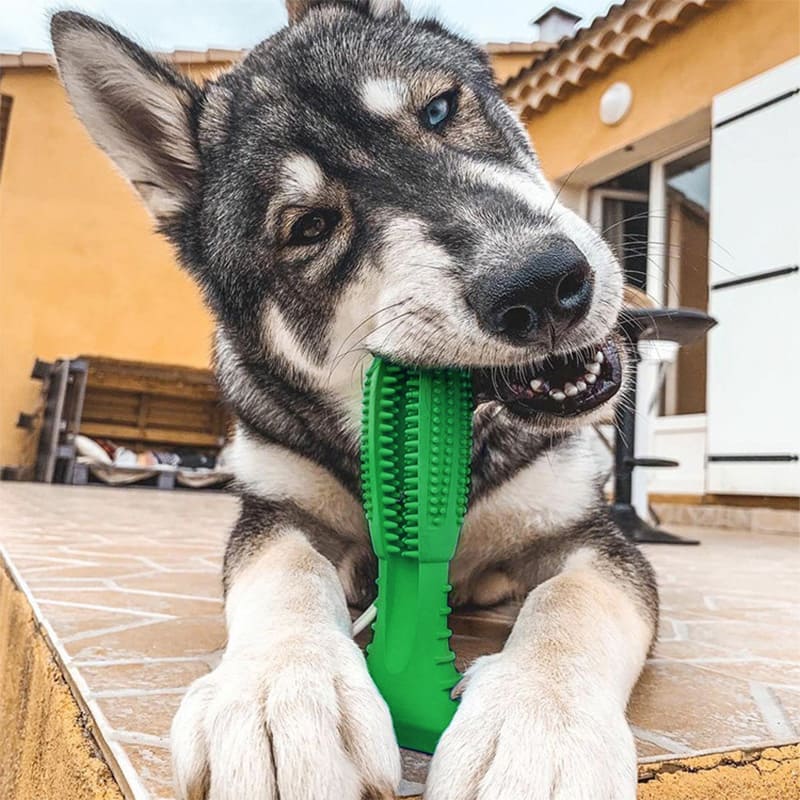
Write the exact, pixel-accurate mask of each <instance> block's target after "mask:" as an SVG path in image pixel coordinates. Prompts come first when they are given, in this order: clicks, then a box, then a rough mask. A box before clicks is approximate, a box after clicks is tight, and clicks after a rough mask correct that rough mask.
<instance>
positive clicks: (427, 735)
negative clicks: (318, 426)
mask: <svg viewBox="0 0 800 800" xmlns="http://www.w3.org/2000/svg"><path fill="white" fill-rule="evenodd" d="M472 408H473V405H472V384H471V380H470V376H469V374H468V373H466V372H464V371H461V370H455V369H433V370H420V369H416V368H410V367H403V366H399V365H397V364H393V363H390V362H388V361H386V360H384V359H382V358H375V360H374V361H373V363H372V365H371V367H370V369H369V371H368V373H367V378H366V385H365V389H364V419H363V430H362V438H361V461H362V487H363V498H364V509H365V511H366V515H367V520H368V522H369V529H370V536H371V539H372V546H373V548H374V550H375V554H376V555H377V557H378V598H377V601H376V607H377V616H376V619H375V622H374V623H373V626H372V628H373V632H374V634H373V638H372V642H371V643H370V644H369V646H368V647H367V666H368V668H369V671H370V674H371V675H372V678H373V680H374V681H375V684H376V685H377V687H378V689H379V691H380V692H381V694H382V695H383V697H384V699H385V700H386V702H387V704H388V706H389V710H390V711H391V714H392V720H393V722H394V728H395V733H396V734H397V739H398V742H399V743H400V745H401V747H406V748H410V749H413V750H420V751H422V752H426V753H432V752H433V751H434V749H435V747H436V744H437V742H438V741H439V737H440V736H441V734H442V732H443V731H444V729H445V728H446V727H447V725H448V724H449V723H450V720H451V719H452V717H453V714H454V713H455V710H456V707H457V702H456V701H455V700H453V699H452V698H451V691H452V689H453V687H454V686H455V685H456V683H457V682H458V680H459V679H460V677H461V676H460V675H459V673H458V671H457V670H456V667H455V664H454V661H455V655H454V653H453V651H452V650H451V649H450V636H451V634H452V631H451V630H450V629H449V628H448V626H447V620H448V615H449V614H450V611H451V609H450V607H449V606H448V594H449V592H450V590H451V589H452V587H451V586H450V584H449V582H448V579H449V570H450V561H451V559H452V558H453V556H454V555H455V551H456V545H457V543H458V535H459V532H460V530H461V525H462V522H463V520H464V514H465V513H466V507H467V496H468V493H469V480H470V457H471V449H472Z"/></svg>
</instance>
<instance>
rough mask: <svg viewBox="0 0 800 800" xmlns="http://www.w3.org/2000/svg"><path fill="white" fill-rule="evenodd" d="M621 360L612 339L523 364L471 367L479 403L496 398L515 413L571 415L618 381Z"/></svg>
mask: <svg viewBox="0 0 800 800" xmlns="http://www.w3.org/2000/svg"><path fill="white" fill-rule="evenodd" d="M622 375H623V370H622V359H621V356H620V350H619V347H618V345H617V343H616V342H615V340H614V339H608V340H607V341H605V342H603V343H601V344H599V345H596V346H594V347H591V348H582V349H581V350H576V351H575V352H572V353H567V354H566V355H553V356H548V357H547V358H545V359H544V360H542V361H538V362H534V363H531V364H530V365H525V366H514V367H503V368H501V367H487V368H481V369H475V370H473V382H474V386H475V396H476V399H477V401H478V402H479V403H485V402H489V401H498V400H499V401H500V402H501V403H504V404H505V405H506V406H507V407H508V409H509V410H510V411H512V412H513V413H515V414H517V415H519V416H521V417H532V416H535V415H537V414H546V415H549V416H556V417H577V416H580V415H581V414H586V413H588V412H590V411H593V410H594V409H596V408H599V407H600V406H602V405H603V404H604V403H607V402H608V401H609V400H610V399H611V398H612V397H614V395H615V394H616V393H617V392H618V391H619V389H620V386H621V385H622Z"/></svg>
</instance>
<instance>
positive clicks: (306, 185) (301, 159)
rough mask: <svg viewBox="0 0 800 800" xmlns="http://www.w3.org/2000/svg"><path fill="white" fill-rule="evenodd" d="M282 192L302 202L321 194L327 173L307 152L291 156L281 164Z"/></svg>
mask: <svg viewBox="0 0 800 800" xmlns="http://www.w3.org/2000/svg"><path fill="white" fill-rule="evenodd" d="M281 178H282V186H281V190H282V191H281V193H282V194H284V195H286V197H287V198H290V199H291V198H294V199H295V200H296V201H297V202H302V201H305V200H308V199H309V198H313V197H314V196H316V195H318V194H320V192H322V190H323V188H324V187H325V175H324V174H323V172H322V169H320V166H319V164H317V162H316V161H314V159H313V158H311V156H309V155H306V154H305V153H297V154H295V155H293V156H289V158H287V159H286V161H284V162H283V164H282V166H281Z"/></svg>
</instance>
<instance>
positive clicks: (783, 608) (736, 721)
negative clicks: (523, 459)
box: [0, 483, 800, 800]
mask: <svg viewBox="0 0 800 800" xmlns="http://www.w3.org/2000/svg"><path fill="white" fill-rule="evenodd" d="M235 508H236V502H235V500H234V499H233V498H232V497H230V496H226V495H222V494H211V493H193V492H179V491H173V492H159V491H152V490H136V489H107V488H95V487H81V488H79V487H58V486H42V485H36V484H8V483H6V484H2V483H0V545H2V547H3V548H4V549H5V551H6V554H7V556H6V557H7V559H8V560H9V561H10V563H11V564H12V565H13V569H14V570H16V573H17V575H18V577H19V578H21V580H22V581H23V583H24V585H25V586H27V588H28V591H29V593H30V596H31V597H32V599H33V600H34V601H35V603H36V604H37V605H38V608H39V610H40V613H41V615H42V617H43V618H44V620H45V621H46V622H45V627H48V626H49V629H50V634H51V636H52V637H53V638H54V639H55V644H56V647H57V648H58V649H59V650H60V652H61V656H62V659H63V660H64V661H65V662H66V665H67V669H68V670H69V673H70V679H71V682H72V684H73V687H74V688H76V689H77V691H79V692H80V693H81V694H82V695H83V698H82V699H83V701H84V703H85V705H87V707H88V708H89V710H90V711H91V713H92V714H93V715H94V716H95V719H96V720H97V722H98V726H99V728H100V730H101V732H102V734H103V735H104V736H105V737H106V740H107V742H108V745H109V749H110V750H111V752H112V756H113V758H114V760H116V762H117V763H116V764H115V765H113V766H114V767H115V769H116V770H117V773H118V775H121V776H122V778H123V779H124V781H126V782H127V783H128V785H129V786H130V787H131V794H132V795H134V796H136V797H137V798H153V800H156V798H158V799H159V800H160V799H161V798H171V797H172V794H171V788H170V785H171V779H170V768H169V753H168V741H167V735H168V730H169V725H170V721H171V718H172V715H173V713H174V712H175V709H176V708H177V706H178V703H179V702H180V699H181V695H182V694H183V692H184V691H185V688H186V686H187V685H188V684H189V683H190V682H191V681H192V680H194V679H195V678H197V677H198V676H200V675H203V674H205V673H206V672H208V671H209V670H210V669H212V668H213V666H214V665H215V663H216V662H217V661H218V658H219V654H220V648H221V647H222V646H223V643H224V640H225V632H224V628H223V624H222V618H221V608H222V607H221V602H220V584H219V565H220V561H221V556H222V551H223V547H224V542H225V537H226V533H227V529H228V527H229V525H230V524H231V522H232V520H233V518H234V515H235ZM682 530H683V531H685V532H686V531H688V532H690V533H691V534H692V535H693V536H696V537H698V538H700V539H701V540H702V542H703V544H702V546H701V547H699V548H669V547H663V546H662V547H653V546H651V547H649V548H647V553H648V556H649V557H650V558H651V560H652V562H653V564H654V565H655V567H656V569H657V572H658V577H659V583H660V586H661V597H662V609H663V613H662V621H661V630H660V635H659V642H658V645H657V647H656V649H655V651H654V653H653V656H652V658H651V659H650V660H649V662H648V665H647V668H646V670H645V673H644V675H643V677H642V679H641V681H640V683H639V686H638V688H637V690H636V692H635V695H634V698H633V700H632V702H631V707H630V718H631V721H632V723H633V726H634V731H635V733H636V737H637V743H638V748H639V755H640V758H641V759H642V760H643V761H648V760H651V761H652V760H663V759H665V758H675V757H683V756H687V755H693V754H696V753H704V752H720V751H729V750H735V749H738V748H746V747H753V746H757V745H764V744H784V743H789V742H796V741H798V739H800V604H799V603H798V599H799V597H800V588H799V587H800V580H799V579H800V547H799V543H800V540H799V539H798V538H797V537H796V536H792V535H786V534H783V535H781V534H758V533H753V532H747V533H744V532H737V531H731V530H725V531H720V530H714V529H702V528H695V529H691V528H684V529H682ZM507 624H508V614H504V613H502V612H500V613H496V612H495V613H492V612H490V613H489V614H487V615H483V617H481V618H474V617H470V616H467V617H466V618H465V620H462V621H460V622H458V621H457V624H456V625H455V628H456V631H457V632H459V631H460V632H461V633H460V636H459V640H458V641H456V649H459V646H460V644H463V647H464V650H463V651H462V654H463V652H467V651H468V652H474V651H476V650H477V649H480V647H481V642H482V641H486V642H487V643H488V644H487V647H489V648H494V647H496V646H497V644H498V642H499V641H500V640H501V639H502V634H504V633H505V631H506V630H507ZM480 637H484V638H483V639H481V638H480Z"/></svg>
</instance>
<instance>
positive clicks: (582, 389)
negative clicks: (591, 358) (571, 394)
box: [575, 375, 594, 392]
mask: <svg viewBox="0 0 800 800" xmlns="http://www.w3.org/2000/svg"><path fill="white" fill-rule="evenodd" d="M592 377H594V375H593V376H592ZM575 385H576V386H577V387H578V391H579V392H585V391H586V384H585V383H584V382H583V381H578V382H577V383H576V384H575Z"/></svg>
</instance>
